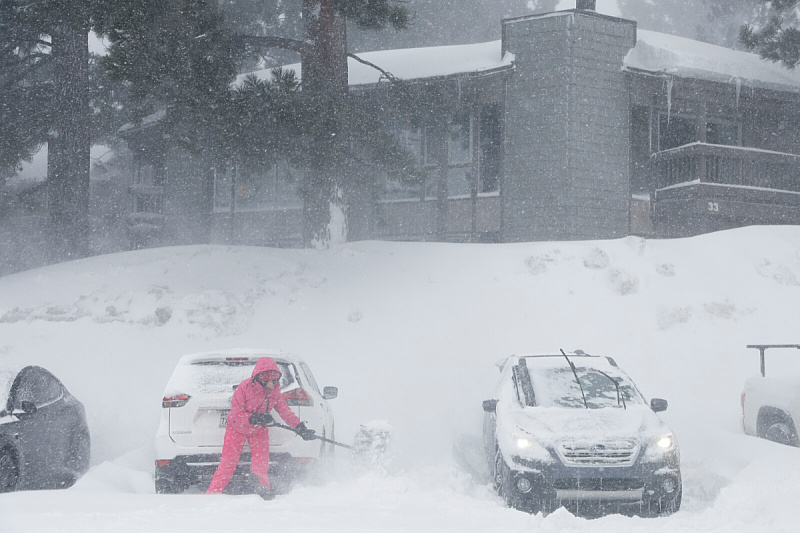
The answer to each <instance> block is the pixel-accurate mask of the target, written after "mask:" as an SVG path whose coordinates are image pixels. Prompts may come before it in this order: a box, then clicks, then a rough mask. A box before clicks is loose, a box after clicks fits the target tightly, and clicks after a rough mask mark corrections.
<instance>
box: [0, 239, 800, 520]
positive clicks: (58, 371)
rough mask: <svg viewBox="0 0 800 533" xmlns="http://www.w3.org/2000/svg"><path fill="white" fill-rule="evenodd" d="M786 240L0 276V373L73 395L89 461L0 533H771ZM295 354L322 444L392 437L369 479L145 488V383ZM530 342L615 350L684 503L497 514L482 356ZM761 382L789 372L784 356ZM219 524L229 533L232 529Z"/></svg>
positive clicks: (387, 245) (792, 368)
mask: <svg viewBox="0 0 800 533" xmlns="http://www.w3.org/2000/svg"><path fill="white" fill-rule="evenodd" d="M798 299H800V228H799V227H751V228H743V229H739V230H734V231H727V232H721V233H716V234H711V235H704V236H699V237H695V238H691V239H682V240H644V239H640V238H635V237H629V238H625V239H619V240H613V241H594V242H543V243H521V244H499V245H477V244H476V245H457V244H436V243H392V242H357V243H349V244H346V245H342V246H335V247H332V248H330V249H328V250H288V249H267V248H250V247H228V246H187V247H179V248H162V249H150V250H142V251H137V252H128V253H121V254H114V255H108V256H101V257H95V258H90V259H84V260H80V261H75V262H70V263H64V264H61V265H54V266H51V267H46V268H41V269H36V270H31V271H27V272H22V273H18V274H14V275H10V276H5V277H0V364H15V365H24V364H38V365H41V366H43V367H45V368H47V369H48V370H50V371H52V372H53V373H54V374H55V375H56V376H57V377H58V378H59V379H60V380H61V381H62V382H63V383H64V384H65V386H66V387H67V388H68V389H69V390H70V391H71V392H72V393H73V394H74V395H75V396H76V397H77V398H79V399H80V400H81V401H82V402H83V403H84V404H85V406H86V411H87V418H88V420H89V426H90V431H91V434H92V453H93V461H92V462H93V468H92V470H90V472H89V473H88V474H87V475H86V476H84V478H82V479H81V480H80V482H79V483H78V484H77V486H76V487H74V488H73V489H71V490H67V491H46V492H33V493H15V494H3V495H0V531H3V532H4V533H5V532H7V531H8V532H23V531H26V532H27V531H76V532H81V533H85V532H91V531H97V532H101V531H110V530H113V531H118V532H123V533H125V532H129V531H130V532H133V531H143V530H147V531H170V533H176V532H184V531H185V532H192V533H198V532H200V531H215V532H219V531H235V530H241V529H244V528H247V527H252V525H253V524H254V523H258V522H259V521H263V520H268V521H269V523H270V525H271V527H275V528H287V529H292V530H293V531H301V532H302V531H314V532H320V531H329V532H338V531H352V530H354V529H361V530H365V531H366V530H369V531H396V532H400V533H405V532H410V531H434V530H435V531H459V532H465V531H466V532H471V531H476V532H477V531H480V532H482V533H485V531H492V530H512V531H521V530H523V529H524V530H529V529H533V528H539V529H542V530H545V531H547V530H551V531H555V530H570V531H582V530H586V531H588V530H592V531H595V532H598V531H599V532H601V533H605V532H612V531H613V532H616V531H620V530H624V531H642V532H644V531H653V530H655V531H660V530H663V531H671V532H675V531H678V532H699V531H736V532H737V533H739V532H749V531H752V532H761V531H770V532H783V531H786V532H789V531H794V530H795V529H796V511H795V510H794V509H795V502H796V501H797V499H798V498H800V486H798V485H797V483H795V482H794V481H793V480H794V479H795V478H796V476H798V475H800V453H798V450H797V449H792V448H786V447H782V446H779V445H776V444H773V443H770V442H767V441H764V440H761V439H756V438H753V437H749V436H746V435H744V434H743V432H742V429H741V407H740V403H739V396H740V393H741V390H742V386H743V384H744V382H745V380H746V379H747V378H748V377H750V376H752V375H756V374H758V373H759V358H758V352H757V351H756V350H748V349H747V348H746V345H747V344H753V343H764V342H768V343H796V342H798V340H800V339H798V338H797V336H798V332H797V327H796V320H795V319H794V318H793V317H795V316H796V306H797V301H798ZM245 346H255V347H270V348H274V349H279V350H284V351H287V352H292V353H296V354H298V355H299V356H301V357H303V359H304V360H305V361H306V362H307V363H308V364H309V366H310V367H311V368H312V370H313V372H314V375H315V377H316V380H317V382H318V383H319V385H320V387H322V386H325V385H335V386H338V387H339V396H338V398H336V399H335V400H332V401H331V408H332V410H333V414H334V417H335V420H336V439H337V440H338V441H340V442H345V443H352V442H353V440H354V436H355V435H356V432H357V431H358V429H359V428H360V426H361V425H363V424H365V423H367V422H369V421H374V420H381V421H385V423H381V427H390V428H391V463H390V465H389V466H388V468H386V471H385V473H383V474H381V473H380V472H376V471H373V472H371V473H368V474H364V475H361V476H356V475H354V473H353V472H354V471H355V470H356V469H354V468H352V466H351V465H352V463H351V462H350V461H351V454H350V452H348V451H347V450H342V449H340V450H337V452H336V454H337V463H338V465H339V466H338V468H337V469H336V471H334V472H332V473H331V477H330V479H328V480H327V481H321V482H320V483H319V484H309V485H306V486H299V487H297V488H296V489H295V490H294V491H292V492H291V493H290V494H288V495H286V496H283V497H280V498H278V499H277V500H275V501H274V502H271V503H269V504H264V502H263V501H261V500H260V499H259V498H257V497H255V496H241V497H233V496H232V497H224V496H221V497H216V498H214V497H211V496H208V497H207V496H201V495H196V494H192V495H183V496H175V497H169V496H158V495H155V494H153V486H152V483H151V481H148V480H152V468H153V466H152V465H153V459H154V452H153V440H154V436H155V432H156V428H157V425H158V421H159V417H160V414H161V398H162V393H163V391H164V387H165V385H166V383H167V381H168V379H169V377H170V375H171V374H172V371H173V369H174V368H175V366H176V364H177V362H178V360H179V358H180V357H181V356H182V355H183V354H187V353H197V352H207V351H212V350H217V349H223V348H237V347H245ZM541 347H547V348H548V350H547V351H549V352H551V351H552V347H563V348H564V349H565V350H574V349H576V348H581V349H583V350H585V351H586V352H588V353H593V354H599V355H607V356H611V357H613V358H614V359H615V360H616V362H617V363H618V364H619V366H620V368H621V369H622V370H623V371H625V372H626V373H627V374H628V375H630V376H631V378H632V379H633V381H634V382H635V383H636V385H637V387H638V389H639V390H640V391H641V392H642V394H643V395H644V396H645V398H646V399H648V400H649V399H650V398H652V397H661V398H666V399H667V400H669V403H670V407H669V410H668V411H667V412H666V413H662V414H661V415H662V418H663V419H664V421H665V422H666V423H668V424H669V426H670V427H671V428H672V430H673V431H674V433H675V435H676V437H677V440H678V441H679V442H680V445H681V457H682V469H683V478H684V507H683V510H682V511H681V512H679V513H677V514H676V515H674V516H672V517H669V518H666V519H663V520H662V519H659V520H642V519H637V518H623V517H620V516H611V517H606V518H603V519H600V520H594V521H585V520H582V519H578V518H575V517H572V516H571V515H569V514H568V513H566V512H557V513H554V514H553V515H551V516H548V517H546V518H543V517H541V516H528V515H525V514H523V513H519V512H515V511H512V510H509V509H506V508H504V507H503V506H502V504H501V503H500V501H499V500H498V498H497V497H496V496H494V495H493V494H492V492H491V490H490V489H489V487H488V482H489V479H488V466H487V463H486V459H485V457H484V455H483V449H482V447H483V443H482V441H481V436H480V432H481V420H482V416H483V411H482V409H481V402H482V401H483V400H486V399H489V398H490V397H491V394H492V390H493V389H492V387H493V386H494V385H495V384H496V382H497V378H498V377H499V374H498V369H497V367H496V366H495V362H496V361H498V360H499V359H501V358H503V357H505V356H507V355H510V354H513V353H517V354H521V353H535V352H539V351H540V348H541ZM788 352H789V353H788V354H785V355H781V354H775V356H770V361H769V362H768V365H769V368H770V372H775V373H776V374H777V373H778V372H780V373H781V374H783V375H792V374H793V375H800V357H798V356H797V354H796V350H791V351H788ZM237 528H238V529H237Z"/></svg>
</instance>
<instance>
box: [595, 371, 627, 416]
mask: <svg viewBox="0 0 800 533" xmlns="http://www.w3.org/2000/svg"><path fill="white" fill-rule="evenodd" d="M598 372H600V373H601V374H603V375H604V376H605V377H607V378H608V379H610V380H611V383H613V384H614V386H615V387H616V388H617V406H619V404H620V400H622V407H624V408H625V409H626V410H627V409H628V405H627V404H626V403H625V397H624V396H622V395H621V394H620V393H619V383H617V380H616V379H614V378H612V377H611V376H609V375H608V374H606V373H605V372H603V371H602V370H598Z"/></svg>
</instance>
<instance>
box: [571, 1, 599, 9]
mask: <svg viewBox="0 0 800 533" xmlns="http://www.w3.org/2000/svg"><path fill="white" fill-rule="evenodd" d="M596 8H597V0H575V9H580V10H582V11H595V10H596Z"/></svg>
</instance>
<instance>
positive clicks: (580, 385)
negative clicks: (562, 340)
mask: <svg viewBox="0 0 800 533" xmlns="http://www.w3.org/2000/svg"><path fill="white" fill-rule="evenodd" d="M561 355H563V356H564V359H566V360H567V363H569V367H570V368H571V369H572V374H573V375H574V376H575V381H577V382H578V387H580V389H581V397H583V405H585V406H586V408H587V409H588V408H589V403H588V402H587V401H586V394H585V393H584V392H583V385H582V384H581V379H580V378H579V377H578V371H577V370H575V364H574V363H573V362H572V361H570V360H569V357H567V354H566V353H565V352H564V350H563V349H562V350H561Z"/></svg>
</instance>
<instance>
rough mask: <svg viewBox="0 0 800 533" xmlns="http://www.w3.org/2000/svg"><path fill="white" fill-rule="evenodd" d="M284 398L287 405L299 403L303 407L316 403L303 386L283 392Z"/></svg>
mask: <svg viewBox="0 0 800 533" xmlns="http://www.w3.org/2000/svg"><path fill="white" fill-rule="evenodd" d="M283 399H284V400H286V403H287V405H299V406H302V407H311V406H313V405H314V400H312V399H311V396H309V395H308V393H306V391H304V390H303V389H302V388H300V387H298V388H296V389H293V390H290V391H288V392H284V393H283Z"/></svg>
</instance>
